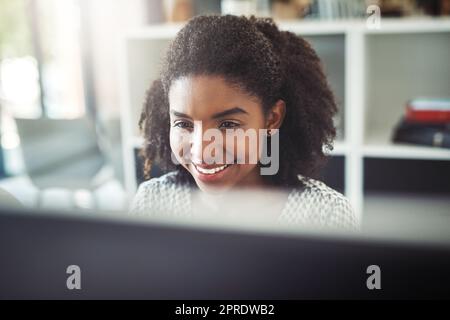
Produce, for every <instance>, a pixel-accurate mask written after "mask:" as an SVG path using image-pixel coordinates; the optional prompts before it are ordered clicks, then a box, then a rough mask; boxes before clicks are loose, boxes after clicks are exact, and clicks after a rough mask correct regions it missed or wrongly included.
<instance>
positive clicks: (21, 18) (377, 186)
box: [0, 0, 450, 219]
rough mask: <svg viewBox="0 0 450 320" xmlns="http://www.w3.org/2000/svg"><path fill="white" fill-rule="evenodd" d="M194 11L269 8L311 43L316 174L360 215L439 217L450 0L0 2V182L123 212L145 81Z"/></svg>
mask: <svg viewBox="0 0 450 320" xmlns="http://www.w3.org/2000/svg"><path fill="white" fill-rule="evenodd" d="M206 13H216V14H221V13H222V14H226V13H230V14H237V15H240V14H245V15H249V14H255V15H258V16H271V17H273V18H275V19H276V21H277V22H278V23H279V25H280V27H281V28H282V29H286V30H291V31H293V32H296V33H298V34H300V35H303V36H305V38H307V40H309V41H310V42H311V43H312V44H313V46H314V47H315V49H316V50H317V52H318V54H319V56H320V57H321V58H322V61H323V64H324V68H325V71H326V73H327V76H328V78H329V81H330V83H331V85H332V87H333V89H334V91H335V93H336V97H337V100H338V103H339V115H338V116H337V117H336V119H335V122H336V126H337V128H338V137H337V141H336V144H335V149H334V150H333V151H332V152H331V154H330V162H329V165H328V166H327V168H326V169H325V170H324V172H323V174H322V180H324V181H325V182H326V183H328V184H329V185H330V186H332V187H334V188H336V189H337V190H339V191H341V192H343V193H345V194H346V195H347V196H348V197H349V198H350V200H351V201H352V203H353V204H354V206H355V208H356V209H357V211H358V212H359V213H360V214H361V215H363V217H364V218H367V219H370V216H371V215H376V214H378V213H388V212H390V211H396V212H404V213H405V214H408V212H412V211H415V212H421V213H423V214H427V213H429V212H430V211H431V212H433V213H437V214H449V215H450V133H449V123H450V116H449V114H450V100H449V98H450V81H449V80H450V59H449V56H450V17H449V15H450V0H435V1H424V0H405V1H399V0H390V1H388V0H384V1H383V0H379V1H364V0H290V1H289V0H283V1H282V0H166V1H157V0H114V1H111V0H0V129H1V144H0V146H1V148H0V188H2V189H3V190H6V191H7V192H9V193H11V194H12V195H13V196H14V197H15V198H17V199H18V200H19V201H20V202H21V203H22V204H23V205H25V206H33V207H57V208H73V207H76V208H97V209H104V210H123V209H125V208H127V206H128V202H129V200H130V198H131V197H132V196H133V194H134V192H135V190H136V186H137V185H138V183H139V182H140V181H142V175H141V170H140V166H141V164H140V161H139V158H137V157H136V154H137V152H138V150H139V148H140V145H141V142H142V139H141V138H140V137H139V131H138V127H137V120H138V117H139V111H140V108H141V106H142V103H143V97H144V94H145V90H146V88H148V86H149V85H150V83H151V81H152V80H154V79H155V78H156V76H157V74H158V71H159V62H160V57H161V55H162V54H163V52H164V50H165V49H166V48H167V45H168V43H169V42H170V40H171V39H172V38H173V37H174V36H175V34H176V32H177V31H178V30H179V29H180V28H181V27H182V25H183V23H185V21H186V20H188V19H189V18H191V17H193V16H195V15H198V14H206ZM379 17H381V18H380V19H381V20H377V19H378V18H379ZM377 21H380V25H378V26H377ZM154 174H155V176H156V175H158V174H161V172H158V171H157V170H156V171H155V172H154Z"/></svg>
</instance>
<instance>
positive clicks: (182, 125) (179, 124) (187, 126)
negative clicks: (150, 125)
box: [173, 121, 193, 129]
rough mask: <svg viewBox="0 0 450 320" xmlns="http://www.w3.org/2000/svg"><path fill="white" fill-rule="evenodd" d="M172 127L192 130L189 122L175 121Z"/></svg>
mask: <svg viewBox="0 0 450 320" xmlns="http://www.w3.org/2000/svg"><path fill="white" fill-rule="evenodd" d="M173 126H174V127H177V128H181V129H192V128H193V125H192V123H190V122H187V121H177V122H175V123H174V124H173Z"/></svg>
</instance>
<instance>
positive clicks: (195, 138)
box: [169, 75, 284, 192]
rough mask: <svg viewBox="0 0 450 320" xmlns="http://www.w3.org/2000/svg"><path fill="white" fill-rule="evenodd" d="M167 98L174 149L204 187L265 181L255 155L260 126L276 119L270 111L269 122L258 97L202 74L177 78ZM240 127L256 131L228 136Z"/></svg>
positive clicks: (210, 189) (213, 189) (221, 187)
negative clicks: (244, 136) (212, 136)
mask: <svg viewBox="0 0 450 320" xmlns="http://www.w3.org/2000/svg"><path fill="white" fill-rule="evenodd" d="M169 104H170V146H171V149H172V151H173V153H174V155H175V157H176V159H177V161H178V162H179V163H181V164H182V165H183V167H184V168H185V169H186V170H188V171H189V172H190V173H191V175H192V176H193V178H194V179H195V181H196V183H197V185H198V187H199V188H200V189H201V190H202V191H206V192H220V191H223V190H226V189H229V188H232V187H234V186H239V187H247V186H258V185H260V184H262V178H261V175H260V172H259V166H258V164H257V163H256V161H254V160H255V159H259V155H260V152H261V148H260V147H259V146H260V136H259V132H260V131H259V130H260V129H265V128H270V126H272V127H273V126H274V123H275V122H276V121H275V122H274V121H273V116H271V117H270V119H272V120H271V121H269V122H268V119H267V117H266V116H265V114H264V112H263V109H262V106H261V103H260V102H259V99H256V98H255V97H252V96H250V95H249V94H247V93H245V92H244V91H242V90H241V89H238V88H236V87H235V86H231V85H230V84H229V83H227V82H226V81H225V80H224V79H223V78H222V77H219V76H206V75H201V76H189V77H182V78H179V79H177V80H175V81H174V82H173V83H172V85H171V87H170V92H169ZM283 110H284V109H283ZM270 119H269V120H270ZM275 125H276V123H275ZM236 129H242V130H243V131H242V130H241V133H242V132H249V131H248V129H251V130H250V131H254V133H256V135H255V136H254V135H251V134H249V135H248V136H247V135H246V137H247V138H244V140H245V141H242V139H241V141H238V139H240V138H238V136H234V138H233V139H232V140H230V139H229V137H228V138H227V135H230V134H231V133H233V132H234V133H236V132H238V131H236ZM208 134H210V135H209V136H208ZM211 134H212V135H215V138H211ZM218 135H220V138H221V139H218V138H219V136H218ZM241 137H242V136H241ZM230 141H233V142H230ZM255 144H256V149H255ZM255 157H256V158H255ZM238 162H239V163H238Z"/></svg>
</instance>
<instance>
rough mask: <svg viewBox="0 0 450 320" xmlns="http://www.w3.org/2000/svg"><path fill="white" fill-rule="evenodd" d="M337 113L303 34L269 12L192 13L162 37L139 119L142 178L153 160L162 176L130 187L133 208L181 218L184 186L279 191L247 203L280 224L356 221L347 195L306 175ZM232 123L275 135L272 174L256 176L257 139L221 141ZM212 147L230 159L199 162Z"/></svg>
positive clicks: (189, 209) (186, 194)
mask: <svg viewBox="0 0 450 320" xmlns="http://www.w3.org/2000/svg"><path fill="white" fill-rule="evenodd" d="M336 111H337V109H336V103H335V100H334V96H333V93H332V92H331V90H330V88H329V86H328V83H327V81H326V78H325V75H324V72H323V70H322V67H321V62H320V60H319V58H318V57H317V54H316V53H315V52H314V50H313V49H312V48H311V46H310V44H309V43H308V42H306V41H305V40H304V39H303V38H301V37H299V36H297V35H295V34H293V33H291V32H286V31H280V30H279V29H278V27H277V26H276V25H275V23H274V22H273V20H272V19H269V18H255V17H250V18H246V17H244V16H241V17H237V16H232V15H226V16H216V15H208V16H197V17H194V18H193V19H191V20H190V21H189V22H188V23H187V24H186V26H185V27H183V28H182V29H181V30H180V32H179V33H178V34H177V36H176V38H175V39H174V41H173V42H172V43H171V45H170V47H169V49H168V52H167V54H166V56H165V59H164V61H163V68H162V71H161V76H160V79H158V80H156V81H154V82H153V84H152V86H151V87H150V89H149V91H148V92H147V97H146V101H145V104H144V108H143V111H142V114H141V118H140V121H139V126H140V128H141V131H142V133H143V135H144V138H145V146H144V148H143V152H142V156H143V159H144V171H145V175H146V177H147V178H148V179H149V178H150V176H149V175H150V170H151V167H152V165H153V164H157V165H158V167H160V168H161V169H163V170H165V171H166V172H169V171H170V172H169V173H167V174H165V175H163V176H162V177H159V178H153V179H149V180H147V181H145V182H144V183H142V184H141V185H140V186H139V189H138V192H137V195H136V197H135V199H134V201H133V204H132V212H134V213H137V214H143V215H146V214H151V213H152V212H170V214H175V215H181V216H190V215H192V214H193V213H194V212H195V207H193V201H192V198H193V192H192V191H193V190H199V191H201V192H200V194H206V195H217V194H219V195H220V194H224V193H227V191H229V190H247V189H252V190H253V189H258V190H265V191H267V190H272V189H274V188H282V189H283V190H287V193H286V194H285V196H284V197H283V196H280V197H278V196H277V197H273V198H271V197H270V196H267V197H266V196H263V197H260V198H259V200H254V199H250V200H249V202H250V203H256V202H258V203H259V204H260V205H263V206H268V205H270V206H271V207H270V208H271V212H274V213H275V215H276V219H277V221H279V222H285V223H293V224H309V223H317V224H319V225H321V226H332V227H350V228H352V227H356V226H357V225H358V221H357V219H356V216H355V214H354V212H353V210H352V208H351V206H350V204H349V202H348V200H347V199H346V198H345V197H344V196H343V195H341V194H340V193H338V192H337V191H335V190H333V189H331V188H329V187H327V186H326V185H325V184H324V183H322V182H319V181H317V180H314V179H313V178H314V177H315V176H316V174H317V173H318V171H319V169H320V168H321V167H322V166H323V165H324V163H325V160H326V156H325V154H324V152H323V148H324V147H325V148H328V149H331V148H332V141H333V138H334V137H335V127H334V125H333V120H332V118H333V116H334V115H335V113H336ZM238 129H241V130H242V131H244V132H250V131H254V132H261V131H263V132H264V130H267V135H268V136H269V137H268V138H267V139H268V140H270V139H272V138H271V136H272V137H274V135H276V138H277V139H276V143H277V144H273V143H269V142H268V143H267V146H272V149H273V150H271V152H270V153H271V156H273V155H274V152H277V154H276V156H277V157H274V158H272V160H274V159H275V161H276V160H279V163H277V164H276V166H275V169H276V170H275V171H273V172H272V173H271V174H261V173H262V172H263V171H262V170H261V169H262V168H263V167H264V165H263V164H262V161H261V157H262V154H263V153H264V152H263V149H264V147H263V144H262V139H263V138H265V136H264V135H262V136H261V135H256V138H255V137H253V138H254V139H256V143H257V145H258V148H257V149H254V148H253V149H252V148H250V147H249V145H250V144H251V143H250V142H251V141H250V140H251V139H249V140H248V141H246V143H243V144H239V143H237V144H231V143H230V142H229V140H227V139H225V137H228V134H229V133H230V132H233V131H234V130H238ZM208 130H210V131H212V132H221V133H222V134H223V136H224V139H223V140H221V141H220V143H219V148H217V143H216V148H215V149H214V150H215V151H213V152H210V151H211V150H209V151H208V152H205V151H206V148H208V146H210V144H211V143H213V142H214V141H215V140H214V139H211V140H209V141H208V139H205V132H207V131H208ZM216 139H217V136H216ZM215 142H217V141H215ZM238 142H239V141H238ZM230 145H231V146H230ZM236 145H238V146H236ZM267 148H269V149H270V147H267ZM221 149H223V150H221ZM255 150H256V151H255ZM219 151H220V152H222V151H223V152H222V154H226V155H227V156H230V157H229V158H227V159H228V160H227V161H226V162H217V161H216V162H214V161H208V160H211V159H205V158H208V155H209V157H214V156H216V155H217V153H220V152H219ZM173 155H174V157H172V156H173ZM236 155H241V158H242V159H246V160H247V161H238V160H242V159H241V158H240V159H238V156H236ZM254 156H256V157H257V161H256V162H254V161H253V162H251V161H249V159H250V158H252V157H254ZM230 159H231V161H229V160H230ZM173 160H176V161H178V164H176V163H174V161H173ZM176 161H175V162H176ZM264 194H265V195H269V194H270V192H269V193H267V192H266V193H264ZM250 207H251V206H250ZM250 210H251V209H250ZM242 214H243V215H245V213H244V212H243V213H242Z"/></svg>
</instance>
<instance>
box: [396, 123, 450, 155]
mask: <svg viewBox="0 0 450 320" xmlns="http://www.w3.org/2000/svg"><path fill="white" fill-rule="evenodd" d="M392 140H393V141H394V142H401V143H413V144H419V145H427V146H435V147H441V148H449V149H450V123H442V124H431V123H430V124H425V123H420V122H412V121H407V120H405V119H402V120H401V121H400V122H399V124H398V125H397V127H396V128H395V130H394V135H393V137H392Z"/></svg>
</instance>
